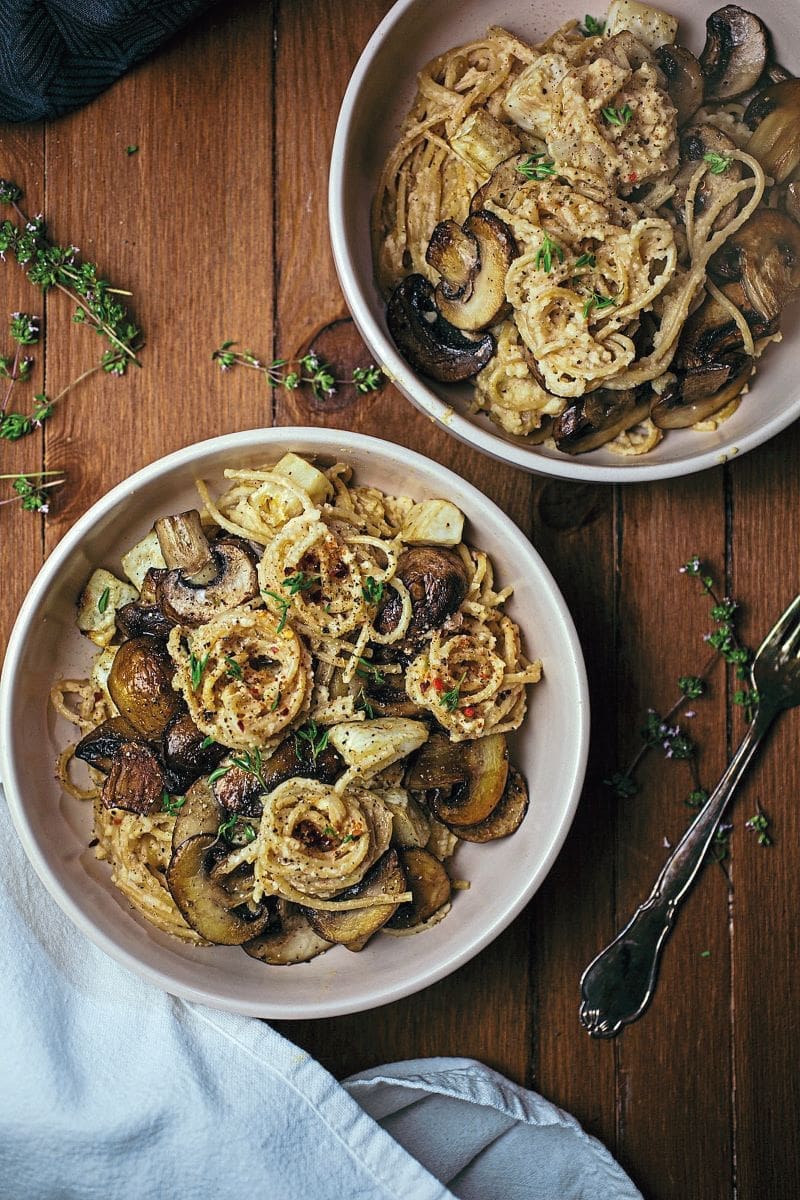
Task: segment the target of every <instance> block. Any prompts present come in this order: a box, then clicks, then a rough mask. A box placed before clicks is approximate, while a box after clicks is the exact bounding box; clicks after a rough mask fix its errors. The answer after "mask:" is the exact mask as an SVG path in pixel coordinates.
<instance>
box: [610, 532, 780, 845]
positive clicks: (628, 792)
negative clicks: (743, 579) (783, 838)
mask: <svg viewBox="0 0 800 1200" xmlns="http://www.w3.org/2000/svg"><path fill="white" fill-rule="evenodd" d="M679 570H680V573H681V574H683V575H686V576H688V577H689V578H692V579H697V580H698V582H699V583H700V587H701V593H702V595H704V596H708V597H709V599H710V600H711V609H710V615H711V619H712V621H713V622H714V627H713V629H711V630H710V631H709V632H708V633H706V634H704V636H703V641H704V642H705V643H706V644H707V645H708V646H710V647H711V649H712V651H713V653H712V655H711V657H710V658H709V659H708V661H707V662H706V664H705V666H704V667H703V668H702V669H701V670H700V672H699V673H696V674H687V675H681V676H679V677H678V680H677V690H678V697H677V699H676V700H675V703H674V704H673V705H672V707H671V708H670V709H669V711H668V712H667V713H666V714H665V715H664V716H661V715H659V714H658V713H657V712H656V711H655V710H654V709H649V710H648V711H647V713H646V715H645V721H644V724H643V726H642V728H641V730H640V735H641V739H642V745H641V747H640V749H639V750H638V751H637V752H636V754H635V755H634V756H633V758H632V760H631V762H630V763H629V764H628V766H627V767H626V768H625V770H623V771H617V772H615V773H614V774H613V775H611V776H610V778H608V779H606V780H605V781H604V782H605V783H606V784H607V785H608V786H609V787H611V788H612V790H613V791H614V793H615V794H616V795H617V796H618V797H619V798H620V799H630V798H631V797H632V796H635V795H636V794H637V793H638V791H639V785H638V783H637V781H636V770H637V768H638V766H639V764H640V763H641V761H642V759H643V758H644V756H645V755H646V754H647V752H648V751H649V750H654V749H660V750H661V751H662V752H663V754H664V756H665V757H666V758H669V759H673V760H674V761H676V762H686V763H687V764H688V767H689V770H690V771H691V775H692V788H691V790H690V792H689V794H688V796H687V797H686V799H685V801H684V803H685V804H686V805H687V806H688V807H689V808H694V809H698V808H701V807H702V806H703V805H704V804H705V802H706V801H707V800H708V797H709V793H708V791H707V789H706V788H704V787H703V786H702V784H701V782H700V778H699V772H698V767H697V747H696V745H695V743H694V741H693V740H692V738H691V737H690V736H689V735H688V733H687V732H686V730H685V729H684V728H683V726H682V725H681V724H680V722H679V720H678V717H679V715H680V714H681V713H682V714H683V716H684V717H686V718H688V719H689V720H691V719H692V718H693V717H694V716H695V712H694V711H693V710H692V709H691V708H689V707H688V706H689V704H690V703H691V702H693V701H695V700H698V699H700V698H701V697H702V696H703V695H705V693H706V691H707V687H708V679H709V677H710V675H711V672H712V671H713V669H714V667H715V666H716V665H717V663H719V662H720V660H721V661H723V662H724V663H726V664H727V666H728V667H729V668H731V669H732V671H733V677H734V680H735V682H736V685H737V686H735V687H734V689H733V690H732V693H731V700H732V701H733V703H734V704H736V705H738V706H739V707H741V709H742V711H743V713H744V716H745V718H746V719H747V720H748V721H749V720H752V718H753V715H754V712H755V708H756V705H757V704H758V694H757V692H756V691H755V690H754V689H753V687H752V686H751V685H750V683H749V673H750V665H751V663H752V661H753V653H752V651H751V650H750V649H749V648H748V647H747V646H745V645H744V644H743V643H742V641H741V639H740V638H739V635H738V632H737V630H736V623H735V614H736V612H737V609H738V604H737V602H736V601H735V600H732V599H731V598H730V597H728V596H723V597H720V596H719V595H718V594H717V593H716V591H715V585H714V580H713V578H712V576H711V575H709V574H708V573H707V572H706V571H705V570H704V568H703V565H702V563H701V562H700V559H699V558H698V556H697V555H693V556H692V558H690V559H689V560H688V562H685V563H684V564H683V566H681V567H680V568H679ZM768 824H769V821H768V819H767V818H766V816H765V815H764V813H763V812H762V810H761V809H760V808H759V809H758V811H757V812H756V814H755V816H754V817H752V818H751V820H750V821H748V822H747V827H748V828H749V829H752V830H754V831H755V832H756V833H758V834H759V837H758V842H759V844H760V845H762V846H768V845H770V844H771V842H772V839H771V838H770V836H769V834H768V833H767V827H768ZM730 831H731V826H730V825H722V826H720V829H719V830H718V832H717V836H716V838H715V839H714V842H713V843H712V846H711V854H712V856H713V857H714V859H715V860H716V861H717V862H722V861H723V860H724V859H725V858H726V857H727V854H728V839H729V835H730Z"/></svg>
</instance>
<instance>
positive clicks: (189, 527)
mask: <svg viewBox="0 0 800 1200" xmlns="http://www.w3.org/2000/svg"><path fill="white" fill-rule="evenodd" d="M155 531H156V537H157V538H158V544H159V546H160V547H161V553H162V555H163V556H164V562H165V563H166V564H167V567H168V569H169V570H179V571H183V572H184V574H186V575H196V574H197V573H198V572H200V571H202V570H203V569H204V568H205V567H209V566H211V565H212V558H211V547H210V545H209V543H208V538H207V537H206V535H205V531H204V529H203V526H202V524H201V522H200V513H199V512H198V511H197V509H196V508H192V509H190V510H189V511H188V512H183V513H176V515H175V516H172V517H161V518H160V519H159V520H158V521H156V523H155Z"/></svg>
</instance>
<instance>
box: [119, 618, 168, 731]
mask: <svg viewBox="0 0 800 1200" xmlns="http://www.w3.org/2000/svg"><path fill="white" fill-rule="evenodd" d="M174 673H175V665H174V663H173V662H172V659H171V658H170V657H169V655H168V654H167V651H166V647H165V646H164V643H163V642H161V641H159V640H158V639H157V638H152V637H140V638H131V640H130V641H129V642H123V643H122V645H121V646H120V648H119V650H117V653H116V654H115V655H114V662H113V663H112V665H111V670H110V672H109V675H108V690H109V693H110V695H111V699H112V700H113V701H114V703H115V704H116V706H117V708H118V709H119V711H120V713H121V715H122V716H123V717H125V718H126V720H127V721H129V722H130V724H131V725H133V727H134V729H136V730H138V732H139V733H142V734H144V736H145V737H146V738H157V737H160V736H161V734H162V733H163V732H164V729H165V728H166V726H167V722H168V721H169V720H170V718H171V717H173V716H174V714H175V713H176V712H177V711H178V708H179V707H180V704H181V701H180V697H179V696H178V694H177V692H175V691H174V690H173V687H172V677H173V675H174Z"/></svg>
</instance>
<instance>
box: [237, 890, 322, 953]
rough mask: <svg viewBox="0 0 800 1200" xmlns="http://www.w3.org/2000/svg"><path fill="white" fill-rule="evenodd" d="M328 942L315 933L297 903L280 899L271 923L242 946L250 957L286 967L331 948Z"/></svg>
mask: <svg viewBox="0 0 800 1200" xmlns="http://www.w3.org/2000/svg"><path fill="white" fill-rule="evenodd" d="M331 945H332V943H331V942H326V941H325V939H324V938H321V937H320V936H319V934H318V933H315V931H314V930H313V929H312V928H311V925H310V924H309V921H308V918H307V917H306V916H305V915H304V914H303V913H302V912H301V911H300V909H299V908H297V906H296V905H294V904H287V903H286V902H285V901H283V900H279V901H278V905H277V915H276V916H275V917H274V918H273V922H272V924H271V926H270V927H269V928H268V929H267V930H266V932H264V933H262V934H261V935H260V937H257V938H254V939H253V940H252V941H248V942H244V943H243V944H242V949H243V950H244V951H245V953H247V954H249V955H250V957H251V958H257V959H258V960H259V962H263V963H267V964H268V965H269V966H271V967H288V966H291V965H292V964H293V963H301V962H310V960H311V959H312V958H316V957H317V955H318V954H324V953H325V951H326V950H330V948H331Z"/></svg>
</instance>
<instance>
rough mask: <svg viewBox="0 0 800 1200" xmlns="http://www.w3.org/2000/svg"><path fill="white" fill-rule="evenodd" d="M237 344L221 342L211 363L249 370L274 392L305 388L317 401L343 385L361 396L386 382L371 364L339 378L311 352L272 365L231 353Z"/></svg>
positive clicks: (247, 353) (244, 353)
mask: <svg viewBox="0 0 800 1200" xmlns="http://www.w3.org/2000/svg"><path fill="white" fill-rule="evenodd" d="M237 344H238V343H237V342H235V341H227V342H223V343H222V345H221V346H220V347H219V348H218V349H217V350H215V351H214V353H213V354H212V355H211V359H212V362H218V363H219V365H220V369H221V370H223V371H230V370H231V369H232V368H233V367H249V368H250V369H251V370H253V371H258V372H259V373H260V374H261V375H263V376H264V378H265V379H266V381H267V383H268V384H269V386H270V387H271V388H273V389H276V388H284V389H285V390H286V391H287V392H295V391H297V390H298V389H300V388H304V387H308V388H310V389H311V391H312V392H313V393H314V395H315V396H316V398H317V400H319V401H325V400H330V399H331V398H332V397H333V396H335V395H336V392H337V390H338V388H339V387H340V386H342V385H344V384H350V385H352V386H353V387H354V388H355V389H356V391H357V392H360V393H361V395H367V394H368V393H369V392H377V391H378V390H379V389H380V388H381V387H382V385H383V383H384V381H385V379H386V376H385V375H384V373H383V371H382V370H381V369H380V367H376V366H375V365H374V364H371V365H370V366H368V367H356V368H355V370H354V371H353V373H352V375H351V376H350V377H349V378H346V379H339V378H337V377H336V374H335V370H336V368H335V367H333V366H332V365H331V364H330V363H329V362H326V361H325V359H323V358H320V356H319V355H318V354H315V353H314V351H313V350H309V352H308V354H304V355H302V356H301V357H300V358H292V359H289V358H273V360H272V361H271V362H263V361H262V360H261V359H260V358H258V357H257V356H256V355H255V354H254V353H253V352H252V350H234V349H233V347H234V346H236V345H237Z"/></svg>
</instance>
